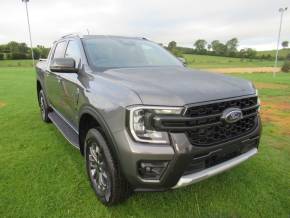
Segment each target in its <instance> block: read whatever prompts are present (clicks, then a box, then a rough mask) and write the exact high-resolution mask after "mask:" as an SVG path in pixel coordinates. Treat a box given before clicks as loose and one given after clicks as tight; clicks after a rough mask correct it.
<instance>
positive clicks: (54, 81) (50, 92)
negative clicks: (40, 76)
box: [44, 41, 67, 110]
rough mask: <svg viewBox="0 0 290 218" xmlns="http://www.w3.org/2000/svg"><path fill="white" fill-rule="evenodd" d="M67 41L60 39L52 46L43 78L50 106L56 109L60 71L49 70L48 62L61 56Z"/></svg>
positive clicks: (59, 87)
mask: <svg viewBox="0 0 290 218" xmlns="http://www.w3.org/2000/svg"><path fill="white" fill-rule="evenodd" d="M66 45H67V42H66V41H61V42H58V43H57V44H56V45H55V47H54V52H53V53H52V55H51V58H50V60H49V63H48V67H47V69H46V77H45V80H44V83H45V88H46V94H47V98H48V100H49V103H50V104H51V106H53V107H54V108H55V109H56V110H59V109H60V108H61V104H62V102H61V80H62V79H61V73H58V72H51V71H50V67H49V66H50V63H51V60H53V59H54V58H63V57H64V53H65V49H66Z"/></svg>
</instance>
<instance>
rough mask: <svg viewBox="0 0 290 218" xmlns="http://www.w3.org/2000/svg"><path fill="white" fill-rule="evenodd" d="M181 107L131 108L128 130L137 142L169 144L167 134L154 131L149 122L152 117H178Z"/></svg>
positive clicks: (129, 110) (129, 109)
mask: <svg viewBox="0 0 290 218" xmlns="http://www.w3.org/2000/svg"><path fill="white" fill-rule="evenodd" d="M182 109H183V108H182V107H156V106H132V107H129V108H128V112H129V130H130V133H131V134H132V136H133V138H134V139H135V140H136V141H139V142H147V143H156V144H169V136H168V133H167V132H159V131H155V130H154V128H153V126H152V123H151V120H152V118H153V116H154V115H157V114H158V115H179V114H181V112H182Z"/></svg>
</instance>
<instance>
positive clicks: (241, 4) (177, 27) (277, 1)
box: [0, 0, 290, 49]
mask: <svg viewBox="0 0 290 218" xmlns="http://www.w3.org/2000/svg"><path fill="white" fill-rule="evenodd" d="M1 1H2V4H1V7H0V14H1V19H0V43H6V42H8V41H11V40H15V41H25V42H28V39H29V38H28V31H27V21H26V14H25V6H24V4H23V3H21V1H20V0H19V1H18V0H14V1H11V0H4V2H3V0H1ZM286 3H288V1H287V0H268V1H264V0H234V1H233V0H219V1H212V0H211V1H210V0H174V1H172V0H167V1H153V0H146V1H133V0H84V1H76V0H62V1H59V0H50V1H44V0H30V2H29V12H30V19H31V28H32V34H33V35H32V37H33V42H34V44H44V45H46V46H50V45H51V44H52V42H53V41H54V40H56V39H58V38H59V37H60V36H62V35H65V34H67V33H71V32H82V33H86V30H87V29H89V31H90V33H92V34H108V35H127V36H128V35H129V36H144V37H147V38H149V39H151V40H153V41H156V42H162V43H165V44H166V43H168V42H169V41H171V40H175V41H177V43H178V44H179V45H183V46H192V44H193V42H194V41H195V40H196V39H199V38H203V39H206V40H207V41H209V42H210V41H212V40H214V39H218V40H220V41H226V40H227V39H229V38H231V37H238V38H239V40H240V45H241V47H245V46H251V47H255V48H259V49H274V47H275V41H276V39H277V32H278V24H279V13H278V8H279V7H282V6H286ZM289 24H290V11H288V12H286V13H285V16H284V25H283V32H282V39H283V40H290V25H289ZM287 37H288V38H287Z"/></svg>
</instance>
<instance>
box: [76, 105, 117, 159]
mask: <svg viewBox="0 0 290 218" xmlns="http://www.w3.org/2000/svg"><path fill="white" fill-rule="evenodd" d="M92 127H97V128H98V129H99V130H100V131H101V133H102V135H103V137H104V138H105V140H106V141H107V144H108V146H109V149H110V150H111V152H112V154H113V155H114V157H115V158H116V160H117V161H118V162H119V156H118V149H117V146H116V143H115V140H114V137H113V134H112V133H111V131H110V129H109V127H108V125H107V124H106V122H105V120H104V118H103V117H102V115H101V114H100V113H98V112H97V111H96V109H94V108H92V107H91V106H85V107H84V108H82V110H81V112H80V114H79V128H78V129H79V147H80V152H81V154H82V155H84V139H85V136H86V132H87V131H88V130H89V129H90V128H92Z"/></svg>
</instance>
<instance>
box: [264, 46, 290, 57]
mask: <svg viewBox="0 0 290 218" xmlns="http://www.w3.org/2000/svg"><path fill="white" fill-rule="evenodd" d="M268 54H270V55H271V56H272V57H275V56H276V50H268V51H258V56H262V55H268ZM288 54H290V48H286V49H280V51H279V57H286V56H287V55H288Z"/></svg>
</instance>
